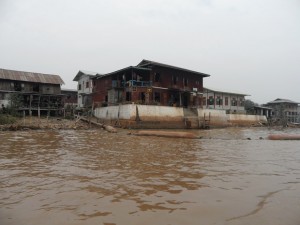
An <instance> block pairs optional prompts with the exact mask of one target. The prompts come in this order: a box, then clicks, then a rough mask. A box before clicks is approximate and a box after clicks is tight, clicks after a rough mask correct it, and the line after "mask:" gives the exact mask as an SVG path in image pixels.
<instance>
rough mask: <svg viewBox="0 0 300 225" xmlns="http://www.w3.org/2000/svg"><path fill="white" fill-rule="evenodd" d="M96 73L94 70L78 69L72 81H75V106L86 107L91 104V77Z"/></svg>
mask: <svg viewBox="0 0 300 225" xmlns="http://www.w3.org/2000/svg"><path fill="white" fill-rule="evenodd" d="M96 75H97V73H96V72H90V71H85V70H79V71H78V73H77V75H76V76H75V78H74V79H73V81H77V82H78V84H77V90H78V96H77V106H78V107H79V108H86V107H91V106H92V92H93V81H92V78H93V77H95V76H96Z"/></svg>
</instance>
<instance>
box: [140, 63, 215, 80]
mask: <svg viewBox="0 0 300 225" xmlns="http://www.w3.org/2000/svg"><path fill="white" fill-rule="evenodd" d="M153 65H154V66H160V67H165V68H170V69H174V70H181V71H184V72H188V73H194V74H198V75H201V76H203V77H209V76H210V75H209V74H206V73H201V72H197V71H193V70H188V69H184V68H180V67H177V66H171V65H167V64H164V63H159V62H154V61H151V60H146V59H143V60H142V61H141V62H140V63H139V64H138V65H137V66H138V67H145V66H153Z"/></svg>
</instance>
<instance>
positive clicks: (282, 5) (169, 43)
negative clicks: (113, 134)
mask: <svg viewBox="0 0 300 225" xmlns="http://www.w3.org/2000/svg"><path fill="white" fill-rule="evenodd" d="M142 59H149V60H153V61H158V62H161V63H166V64H170V65H174V66H179V67H183V68H187V69H191V70H196V71H199V72H203V73H208V74H210V75H211V77H209V78H205V79H204V86H207V87H210V88H217V89H224V90H228V91H238V92H241V93H247V94H250V95H251V96H250V97H248V99H251V100H252V101H254V102H257V103H266V102H268V101H271V100H274V99H275V98H288V99H291V100H294V101H298V102H300V88H299V86H300V0H0V68H5V69H13V70H21V71H30V72H41V73H48V74H58V75H60V76H61V77H62V78H63V80H64V81H65V83H66V85H64V86H63V88H76V83H75V82H73V81H72V80H73V78H74V77H75V75H76V73H77V72H78V70H80V69H82V70H89V71H95V72H99V73H108V72H112V71H115V70H118V69H121V68H123V67H127V66H130V65H136V64H138V63H139V62H140V61H141V60H142Z"/></svg>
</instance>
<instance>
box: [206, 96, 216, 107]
mask: <svg viewBox="0 0 300 225" xmlns="http://www.w3.org/2000/svg"><path fill="white" fill-rule="evenodd" d="M214 103H215V101H214V98H213V97H212V96H210V97H209V99H207V105H213V104H214Z"/></svg>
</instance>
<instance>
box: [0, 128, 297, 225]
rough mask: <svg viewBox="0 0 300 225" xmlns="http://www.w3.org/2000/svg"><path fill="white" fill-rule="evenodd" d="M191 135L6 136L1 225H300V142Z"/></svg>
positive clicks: (258, 134)
mask: <svg viewBox="0 0 300 225" xmlns="http://www.w3.org/2000/svg"><path fill="white" fill-rule="evenodd" d="M192 132H195V133H197V134H198V135H200V136H202V137H203V138H202V139H199V140H191V139H178V138H177V139H174V138H157V137H140V136H131V135H127V134H126V133H127V131H121V132H120V133H118V134H109V133H106V132H103V131H101V130H90V131H26V132H2V133H0V141H1V143H0V178H1V182H0V224H1V225H2V224H5V225H6V224H12V225H17V224H25V225H27V224H30V225H35V224H51V225H53V224H54V225H55V224H67V225H68V224H106V225H112V224H293V225H294V224H295V225H296V224H297V225H298V224H300V216H299V215H298V213H299V211H300V204H299V203H300V164H299V163H300V150H299V143H300V142H299V141H269V140H265V139H263V140H260V139H262V138H265V137H266V136H267V135H268V134H269V133H274V131H273V132H272V131H270V130H267V129H264V128H253V129H237V128H233V129H217V130H207V131H199V130H194V131H192ZM276 132H279V131H276ZM281 132H282V131H281ZM284 132H287V133H288V132H293V133H295V132H296V133H300V130H285V131H284Z"/></svg>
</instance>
